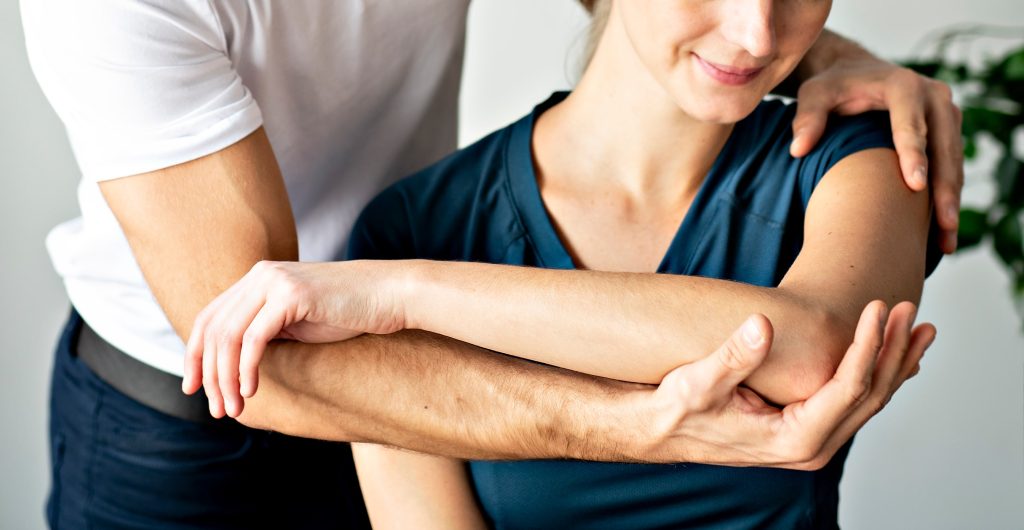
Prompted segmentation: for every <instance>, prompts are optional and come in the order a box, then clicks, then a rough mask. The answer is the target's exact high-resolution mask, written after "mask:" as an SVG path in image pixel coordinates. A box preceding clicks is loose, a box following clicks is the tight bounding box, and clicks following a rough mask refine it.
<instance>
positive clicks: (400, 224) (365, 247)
mask: <svg viewBox="0 0 1024 530" xmlns="http://www.w3.org/2000/svg"><path fill="white" fill-rule="evenodd" d="M410 221H411V216H410V210H409V203H408V201H407V200H406V197H405V195H404V193H403V192H402V190H401V189H400V188H399V187H398V186H397V185H396V186H392V187H390V188H388V189H386V190H384V191H383V192H381V194H380V195H378V196H377V197H376V198H374V199H373V200H372V201H370V204H368V205H367V206H366V208H364V209H363V212H362V213H361V214H360V215H359V218H358V219H356V222H355V225H354V226H353V227H352V234H351V236H350V237H349V240H348V249H347V250H346V252H345V259H346V260H352V259H413V258H416V257H418V256H417V253H416V247H415V244H414V243H415V240H414V236H413V231H412V225H411V222H410Z"/></svg>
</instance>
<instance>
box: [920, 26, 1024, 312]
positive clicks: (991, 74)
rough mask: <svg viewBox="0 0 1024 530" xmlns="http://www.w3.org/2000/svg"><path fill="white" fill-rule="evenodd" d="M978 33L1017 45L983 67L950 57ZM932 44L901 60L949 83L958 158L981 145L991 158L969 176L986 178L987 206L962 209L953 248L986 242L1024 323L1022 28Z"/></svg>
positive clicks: (964, 33)
mask: <svg viewBox="0 0 1024 530" xmlns="http://www.w3.org/2000/svg"><path fill="white" fill-rule="evenodd" d="M978 37H1010V38H1012V39H1016V40H1015V41H1013V42H1015V43H1016V44H1017V46H1013V47H1011V49H1010V50H1009V51H1008V52H1004V53H1000V54H997V55H996V56H995V57H994V58H992V59H990V60H988V61H986V62H985V63H984V64H982V65H972V64H970V63H969V62H968V61H966V60H961V59H956V58H955V55H954V53H955V52H956V51H959V49H960V48H961V47H962V46H964V45H965V43H967V42H971V41H974V40H976V39H977V38H978ZM934 42H935V43H936V45H935V47H934V49H935V52H934V54H933V55H932V58H930V59H925V60H920V61H915V62H912V63H907V64H906V66H908V67H909V68H911V69H913V70H915V71H917V72H919V73H921V74H924V75H927V76H929V77H934V78H936V79H939V80H942V81H945V82H946V83H948V84H949V85H950V86H952V88H953V90H954V93H955V94H956V95H957V100H958V103H959V104H960V108H961V110H962V111H963V130H962V133H963V139H964V158H965V159H966V160H971V159H975V158H976V157H978V156H979V149H982V150H983V152H982V154H985V155H986V158H987V157H988V156H993V155H994V156H993V158H994V159H995V160H997V162H995V165H994V167H993V169H992V170H991V172H990V173H989V174H988V175H985V176H981V175H968V179H971V178H977V177H981V178H990V179H991V180H992V183H993V184H994V189H995V193H994V194H993V197H992V200H991V202H990V203H989V204H987V205H971V206H970V207H965V208H963V209H962V210H961V212H960V229H959V234H958V237H959V243H960V244H959V249H958V250H957V252H963V251H967V250H969V249H972V248H975V247H979V246H982V247H985V246H989V247H991V249H992V250H993V251H994V253H995V255H996V257H997V258H998V260H999V262H1000V263H1001V264H1002V265H1003V266H1005V268H1006V269H1007V271H1008V272H1009V274H1010V280H1011V281H1010V285H1011V287H1010V289H1011V296H1013V299H1014V305H1015V306H1016V308H1017V312H1018V314H1019V315H1020V316H1021V318H1022V321H1024V237H1022V225H1024V161H1022V160H1021V159H1022V158H1024V152H1022V151H1024V127H1022V125H1024V45H1022V44H1024V28H1014V29H1010V28H999V27H990V26H961V27H957V28H952V29H950V30H947V31H945V32H943V33H942V34H941V35H939V36H938V37H937V38H936V39H934ZM985 138H987V140H985ZM1015 139H1016V142H1017V144H1018V145H1017V146H1015V145H1014V141H1015ZM1015 147H1016V149H1017V151H1016V152H1015ZM988 150H995V151H998V152H996V153H985V152H984V151H988Z"/></svg>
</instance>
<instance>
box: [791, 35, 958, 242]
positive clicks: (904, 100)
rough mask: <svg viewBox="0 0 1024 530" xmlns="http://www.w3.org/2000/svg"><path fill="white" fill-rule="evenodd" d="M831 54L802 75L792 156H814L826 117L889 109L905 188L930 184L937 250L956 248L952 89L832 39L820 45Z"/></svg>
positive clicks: (955, 115)
mask: <svg viewBox="0 0 1024 530" xmlns="http://www.w3.org/2000/svg"><path fill="white" fill-rule="evenodd" d="M821 40H823V41H825V42H826V43H828V44H827V46H823V47H825V48H831V49H830V50H829V51H830V53H827V54H826V53H825V52H823V51H819V52H818V53H819V54H820V55H821V57H818V58H814V57H812V56H809V57H808V61H807V62H809V63H811V64H810V65H801V68H802V69H803V70H805V71H806V70H810V71H813V74H811V73H809V72H808V73H806V74H805V77H804V79H805V80H804V82H803V83H802V84H801V85H800V89H799V91H798V93H797V114H796V118H795V119H794V120H793V144H792V145H791V146H790V153H791V154H792V155H793V156H794V157H801V156H804V155H806V154H807V153H809V152H810V151H811V149H812V148H813V147H814V145H815V144H816V143H817V142H818V140H819V139H821V135H822V134H823V133H824V131H825V123H826V121H827V120H828V114H829V113H830V112H837V113H839V114H858V113H861V112H865V111H868V110H888V111H889V113H890V118H891V120H892V131H893V141H894V143H895V144H896V154H897V155H898V156H899V160H900V169H901V172H902V174H903V179H904V180H905V181H906V183H907V186H909V187H910V188H911V189H913V190H915V191H920V190H923V189H925V188H926V187H927V185H928V182H929V181H930V182H931V186H932V192H933V200H934V202H935V210H936V213H937V217H938V221H939V226H940V227H941V228H942V232H943V234H942V240H941V241H942V250H943V252H946V253H947V254H948V253H952V252H953V251H955V250H956V243H957V241H956V232H957V227H958V226H959V223H960V217H959V212H960V190H961V188H962V187H963V182H964V173H963V140H962V139H961V136H960V120H961V116H960V109H958V108H957V107H956V105H954V104H953V102H952V96H951V92H950V89H949V87H948V86H947V85H946V84H945V83H942V82H939V81H935V80H932V79H929V78H926V77H923V76H921V75H918V74H917V73H915V72H913V71H911V70H908V69H906V68H902V67H899V66H897V65H895V64H892V63H890V62H887V61H883V60H881V59H879V58H877V57H875V56H874V55H871V54H870V53H868V52H867V51H865V50H864V49H863V48H860V47H859V46H857V45H856V44H854V43H852V42H849V41H846V40H845V39H843V38H842V37H839V36H838V35H835V34H832V33H827V32H826V33H823V34H822V39H821Z"/></svg>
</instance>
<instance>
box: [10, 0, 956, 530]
mask: <svg viewBox="0 0 1024 530" xmlns="http://www.w3.org/2000/svg"><path fill="white" fill-rule="evenodd" d="M467 8H468V0H419V1H417V2H403V1H400V0H381V1H376V2H365V1H355V0H343V1H337V2H315V1H301V2H263V1H258V0H237V1H230V2H228V1H224V2H212V1H206V0H178V1H174V2H170V1H159V0H136V1H131V2H127V1H121V0H93V1H90V2H76V1H72V0H32V1H22V3H21V10H22V16H23V19H24V26H25V34H26V40H27V46H28V50H29V57H30V60H31V64H32V67H33V71H34V72H35V74H36V76H37V78H38V79H39V83H40V85H41V86H42V88H43V91H44V92H45V94H46V96H47V97H48V98H49V100H50V102H51V104H52V105H53V107H54V108H55V109H56V111H57V113H58V115H59V116H60V118H61V119H62V120H63V122H64V124H65V126H66V128H67V131H68V136H69V139H70V141H71V145H72V147H73V149H74V153H75V156H76V158H77V160H78V163H79V166H80V169H81V171H82V179H81V182H80V184H79V187H78V194H79V203H80V206H81V209H82V216H81V217H79V218H77V219H74V220H72V221H68V222H66V223H64V224H61V225H60V226H58V227H56V228H55V229H54V230H53V231H52V232H51V233H50V235H49V237H48V239H47V246H48V249H49V251H50V255H51V257H52V260H53V263H54V266H55V268H56V269H57V271H58V273H59V274H60V275H61V277H62V278H63V280H64V283H65V286H66V288H67V292H68V295H69V298H70V299H71V303H72V305H73V306H74V311H73V313H72V316H71V318H70V320H69V322H68V325H67V327H66V329H65V332H64V336H63V338H62V340H61V343H60V346H59V348H58V352H57V361H56V363H55V369H54V376H53V377H54V379H53V396H52V408H51V445H52V465H53V490H52V492H51V496H50V500H49V503H48V511H47V514H48V520H49V523H50V525H51V526H53V527H71V528H77V527H86V526H93V527H101V528H111V527H118V528H120V527H124V528H152V527H157V526H159V527H181V528H195V527H217V528H220V527H224V528H227V527H263V526H273V527H289V528H297V527H309V528H322V527H327V526H331V525H333V526H337V527H339V528H354V527H361V526H366V525H367V522H366V519H365V513H364V512H363V509H362V506H361V502H360V497H359V493H358V485H357V483H356V481H355V477H354V473H353V472H352V468H351V459H350V456H349V455H348V449H347V446H345V445H343V444H337V443H331V442H319V441H311V440H303V439H297V438H291V437H288V436H284V435H281V434H276V433H270V432H266V431H262V430H259V429H250V428H248V427H245V426H243V425H240V424H238V423H237V422H235V421H233V420H213V419H211V418H210V417H209V415H208V414H207V413H206V409H205V407H206V403H205V401H204V400H203V398H201V397H198V396H193V397H186V396H183V395H182V394H181V393H180V390H179V387H180V381H181V379H180V376H181V374H182V365H183V362H182V355H183V349H184V348H183V342H182V339H183V338H185V337H187V336H188V333H189V331H190V328H191V326H192V322H193V319H194V318H195V315H196V314H197V313H198V312H199V310H200V309H201V308H202V307H203V306H205V305H206V304H207V303H208V302H209V301H210V300H211V299H213V298H214V297H215V296H216V295H217V294H219V293H220V292H221V291H222V290H223V289H225V288H227V287H228V286H230V285H231V284H232V283H234V281H235V280H237V279H238V278H240V277H241V276H242V275H243V274H244V273H245V272H246V271H248V270H249V268H250V267H251V266H252V265H253V264H254V263H256V262H257V261H259V260H263V259H276V260H295V259H301V260H309V261H323V260H333V259H338V258H339V256H340V254H341V251H342V249H343V248H344V247H345V244H346V241H347V236H348V231H349V228H350V227H351V225H352V223H353V221H354V219H355V217H356V215H357V214H358V213H359V211H360V210H361V209H362V207H363V206H364V205H365V203H366V202H367V201H368V200H369V199H370V198H371V197H372V196H373V195H374V194H376V192H378V191H379V190H381V189H383V188H384V187H385V186H387V185H388V184H390V183H391V182H393V181H394V180H396V179H398V178H400V177H402V176H405V175H407V174H409V173H411V172H413V171H414V170H416V169H418V168H420V167H422V166H424V165H426V164H428V163H430V162H432V161H434V160H436V159H438V158H439V157H441V156H442V155H444V154H446V153H448V152H450V151H452V150H453V149H454V148H455V146H456V145H455V141H456V111H457V99H458V87H459V77H460V74H461V63H462V54H463V46H464V36H465V22H466V12H467ZM803 70H804V74H803V77H805V78H806V77H809V74H810V73H814V72H822V75H820V76H819V77H817V78H815V79H816V80H815V83H814V84H812V85H805V86H807V87H808V88H807V89H805V91H804V93H802V94H801V98H802V99H801V113H802V115H801V118H799V119H798V124H799V125H798V127H800V131H799V132H800V133H801V134H799V135H798V136H799V137H800V139H799V140H798V141H797V144H798V145H797V146H795V147H794V149H795V150H796V151H797V152H798V153H800V152H806V151H808V150H809V149H810V146H811V145H812V144H813V143H814V142H815V140H816V138H817V136H818V135H820V131H821V129H822V128H823V123H824V116H825V113H826V112H827V110H829V109H831V108H834V107H837V106H838V107H839V108H840V109H844V108H845V109H847V110H863V109H866V108H871V107H878V106H882V107H885V106H888V105H890V104H891V105H893V106H894V109H893V117H894V129H895V130H896V132H897V135H896V141H897V145H898V148H899V151H900V157H901V165H902V167H903V168H904V173H905V174H906V175H907V179H908V182H909V183H911V184H912V185H915V186H918V187H921V186H923V185H924V179H925V177H924V173H927V171H926V170H925V169H924V168H926V167H927V166H926V164H927V160H926V158H925V152H924V142H925V140H926V139H927V140H929V141H931V142H933V143H939V144H940V145H941V143H942V142H950V143H951V144H952V145H953V147H954V149H953V150H952V151H947V150H942V151H941V152H942V153H946V154H945V155H938V156H937V158H935V159H934V160H933V163H934V165H935V166H936V171H933V172H932V173H933V174H934V176H933V182H934V183H935V200H936V203H937V206H938V211H939V213H940V216H939V220H940V223H941V224H942V226H943V227H944V228H945V229H946V232H947V236H946V237H947V241H946V245H945V246H946V248H947V250H951V249H952V247H953V246H955V239H952V237H953V236H952V235H951V234H955V228H956V215H955V208H956V201H957V200H958V195H959V186H960V182H961V175H960V174H959V172H958V170H957V169H956V167H958V165H957V160H956V157H955V155H951V154H949V153H955V152H956V148H957V147H958V146H957V144H956V142H957V141H958V138H959V136H958V134H957V133H956V130H957V129H958V128H957V127H956V125H957V124H956V123H955V122H956V120H957V117H956V113H955V110H953V111H951V110H948V109H947V108H946V106H948V105H949V103H948V93H947V92H945V91H944V87H941V86H940V85H934V84H932V83H931V82H928V81H926V80H923V79H921V78H918V77H916V76H913V75H910V74H908V73H907V72H906V71H903V70H900V69H897V68H896V67H893V66H891V65H888V64H887V63H882V62H881V61H878V60H877V59H875V58H873V57H871V56H869V55H867V54H866V52H863V51H862V50H860V49H859V48H858V47H856V46H855V45H853V44H852V43H849V42H848V41H845V40H843V39H841V38H839V37H837V36H835V35H832V34H829V35H827V36H825V37H824V38H823V39H822V40H821V41H820V42H819V45H818V47H817V48H816V51H815V52H814V53H812V54H811V55H810V56H809V58H808V60H807V61H806V62H805V64H804V69H803ZM851 72H853V73H851ZM851 77H852V78H854V79H859V80H860V83H861V84H860V85H857V86H858V87H859V88H860V90H855V91H851V90H849V89H847V88H846V87H848V86H849V79H850V78H851ZM915 98H917V99H916V100H915ZM926 122H927V124H928V126H929V127H925V124H926ZM925 131H928V132H927V133H926V132H925ZM936 152H937V153H939V151H936ZM943 157H945V158H943ZM213 340H215V339H213ZM270 357H273V359H270V358H268V360H267V361H266V363H265V366H264V367H263V370H265V372H266V376H265V377H262V379H261V383H260V385H261V386H260V394H259V396H258V397H257V398H254V399H253V400H251V402H250V403H248V404H247V405H246V409H245V411H246V412H245V414H243V416H242V417H241V418H240V419H241V421H242V422H243V423H245V424H247V425H252V424H258V425H270V426H272V427H273V428H274V429H275V430H277V431H282V432H290V433H298V434H302V435H305V436H310V437H318V438H323V439H333V440H352V439H372V440H378V441H387V442H388V443H392V444H395V445H399V446H403V447H410V448H414V449H419V450H428V451H429V450H432V449H434V450H436V449H437V448H439V447H444V448H445V451H444V452H445V453H446V454H458V455H460V456H466V457H531V456H562V457H576V458H591V459H605V460H611V459H621V458H623V453H622V452H621V443H620V442H619V441H617V440H615V439H614V434H608V435H607V437H605V438H602V437H601V436H591V435H590V434H592V433H594V432H604V431H606V430H607V431H608V432H611V430H612V429H614V428H615V426H614V425H612V424H610V422H609V420H608V418H607V417H602V415H600V414H597V413H596V411H598V410H602V409H601V408H600V407H602V406H604V405H605V403H604V401H603V400H606V399H607V389H606V388H604V387H603V386H602V385H603V384H604V383H603V382H601V381H598V380H596V379H593V378H588V377H585V376H581V375H578V374H570V373H565V372H560V371H553V370H549V369H546V368H542V367H539V366H534V365H529V364H525V363H518V362H516V361H512V360H509V359H504V358H500V357H498V356H491V355H488V354H486V353H485V352H481V351H479V350H478V349H476V348H473V347H471V346H468V345H464V344H459V343H456V342H454V341H444V340H442V339H439V338H436V337H427V336H423V335H415V334H407V335H404V336H402V337H394V338H382V337H363V338H360V339H357V340H354V341H349V342H346V343H344V344H343V345H338V344H332V345H301V344H284V345H280V346H279V347H278V348H277V351H276V352H275V355H273V356H270ZM284 367H287V369H283V368H284ZM211 368H212V367H211ZM205 372H207V373H210V372H213V370H206V371H205ZM213 376H214V377H215V373H214V374H213ZM538 380H549V381H550V382H551V385H550V388H553V389H554V388H562V389H563V390H561V391H552V392H551V394H550V395H549V396H545V397H542V398H538V397H536V396H529V397H528V396H526V395H525V394H526V393H524V392H522V391H520V388H525V386H523V387H517V386H516V385H517V384H521V385H526V382H527V381H532V382H533V384H536V382H537V381H538ZM496 382H500V383H501V384H500V385H499V384H496ZM460 389H461V390H464V394H463V395H473V394H475V393H478V392H483V391H486V392H490V393H492V394H494V395H495V396H496V397H495V399H494V400H493V402H492V403H490V404H466V403H464V402H460V401H458V399H457V396H458V394H459V391H460ZM453 395H454V396H456V398H453V397H452V396H453ZM453 400H454V401H453ZM567 402H571V403H576V404H578V407H579V409H573V410H568V409H567V406H566V405H565V403H567ZM591 411H593V412H591ZM527 433H545V434H544V435H543V436H541V435H537V434H534V435H529V434H527ZM581 433H587V435H582V434H581ZM574 444H576V445H574ZM579 444H583V445H579ZM254 500H255V501H254Z"/></svg>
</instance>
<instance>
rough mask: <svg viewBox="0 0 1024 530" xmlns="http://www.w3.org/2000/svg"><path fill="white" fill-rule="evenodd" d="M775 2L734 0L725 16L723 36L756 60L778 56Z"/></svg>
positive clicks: (727, 3) (724, 13)
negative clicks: (773, 55) (776, 51)
mask: <svg viewBox="0 0 1024 530" xmlns="http://www.w3.org/2000/svg"><path fill="white" fill-rule="evenodd" d="M773 3H774V2H773V0H731V1H728V2H726V5H727V6H728V7H727V8H726V9H725V12H723V13H722V29H721V31H722V34H723V35H724V36H725V38H726V39H728V40H729V41H730V42H732V43H734V44H736V45H738V46H740V47H742V48H743V49H744V50H746V52H747V53H749V54H750V55H752V56H754V57H769V56H771V55H772V54H773V53H775V21H774V6H773Z"/></svg>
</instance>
